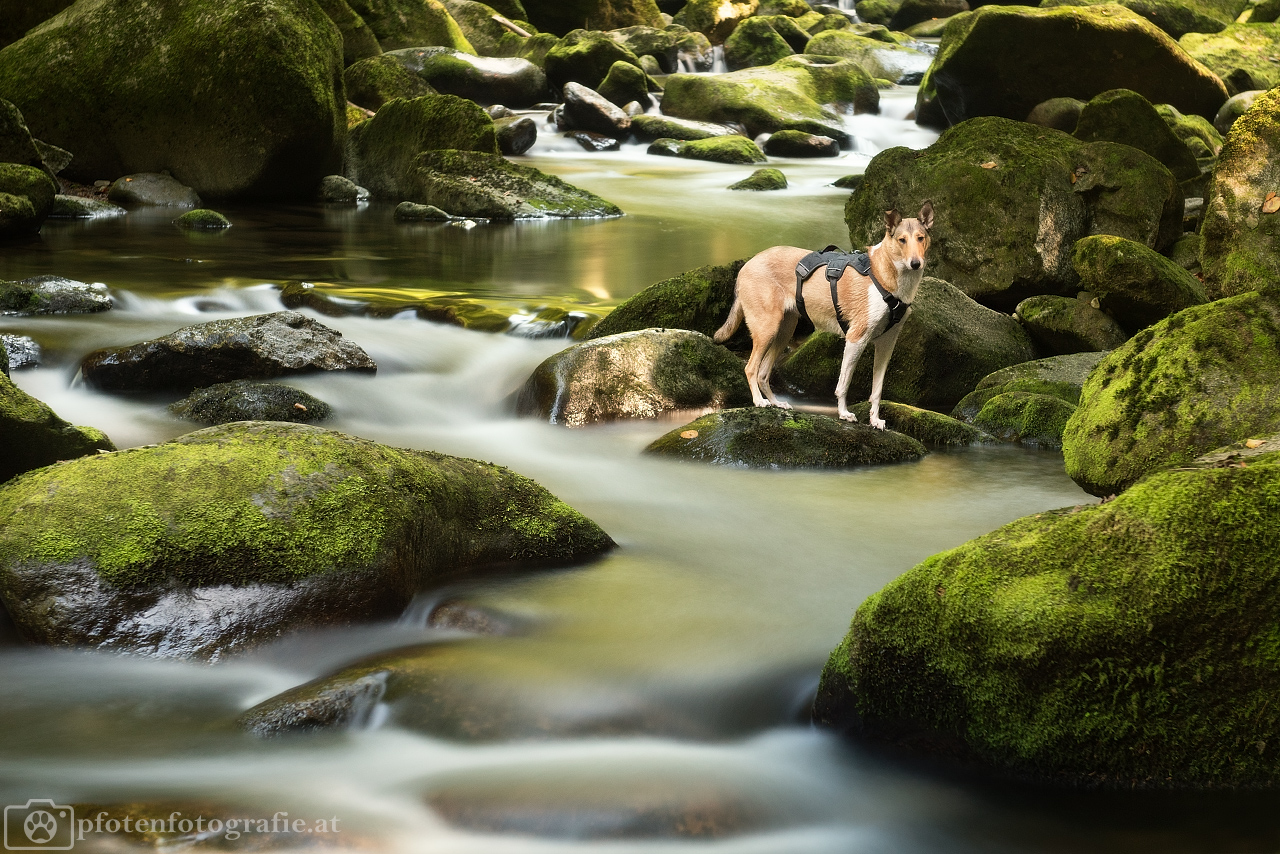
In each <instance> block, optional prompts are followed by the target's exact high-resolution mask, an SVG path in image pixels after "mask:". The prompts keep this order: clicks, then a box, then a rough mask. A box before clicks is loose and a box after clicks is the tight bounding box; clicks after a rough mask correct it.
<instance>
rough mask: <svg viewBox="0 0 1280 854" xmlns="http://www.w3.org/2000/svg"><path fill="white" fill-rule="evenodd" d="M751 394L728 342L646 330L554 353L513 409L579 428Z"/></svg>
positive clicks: (721, 403) (735, 402) (746, 398)
mask: <svg viewBox="0 0 1280 854" xmlns="http://www.w3.org/2000/svg"><path fill="white" fill-rule="evenodd" d="M750 401H751V392H750V390H748V388H747V378H746V375H745V374H744V373H743V365H742V362H741V361H740V360H739V359H738V358H737V357H735V356H734V355H733V354H732V353H730V352H729V351H728V350H726V349H725V348H724V347H721V346H719V345H717V344H715V343H714V342H713V341H712V340H711V339H710V338H708V337H707V336H705V335H702V334H699V333H697V332H689V331H687V330H683V329H642V330H638V331H636V332H623V333H619V334H616V335H608V336H604V337H601V338H595V339H593V340H591V341H587V342H584V343H582V344H575V345H574V346H572V347H570V348H568V349H567V350H563V351H561V352H559V353H557V354H556V355H554V356H551V357H550V358H548V359H547V360H546V361H544V362H543V363H542V364H540V365H538V367H537V368H536V369H535V370H534V372H533V375H532V376H531V377H530V378H529V379H528V380H527V381H526V382H525V384H524V385H523V386H522V387H521V388H520V390H519V392H518V393H517V396H516V410H517V412H519V413H520V414H521V415H531V416H534V417H537V418H541V419H544V420H547V421H550V422H551V423H553V424H562V425H564V426H566V427H582V426H584V425H587V424H595V423H599V422H604V421H615V420H618V419H622V418H656V417H657V416H659V415H661V414H663V413H664V412H670V411H673V410H680V409H700V408H705V407H715V408H723V407H726V406H742V405H744V404H747V403H749V402H750Z"/></svg>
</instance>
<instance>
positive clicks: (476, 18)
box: [414, 0, 509, 56]
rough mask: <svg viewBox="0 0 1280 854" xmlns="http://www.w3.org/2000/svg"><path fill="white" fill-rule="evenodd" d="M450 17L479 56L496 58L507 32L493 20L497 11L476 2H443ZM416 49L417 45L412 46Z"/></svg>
mask: <svg viewBox="0 0 1280 854" xmlns="http://www.w3.org/2000/svg"><path fill="white" fill-rule="evenodd" d="M443 2H444V7H445V8H446V9H448V10H449V15H450V17H452V18H453V20H454V21H456V22H457V24H458V28H459V29H460V30H462V34H463V35H464V36H466V39H467V43H468V44H470V45H471V47H472V48H473V49H474V50H475V52H476V53H478V54H480V55H481V56H498V55H499V53H498V51H499V50H500V49H501V47H500V45H501V44H502V36H503V35H504V34H506V33H507V32H509V31H508V30H507V28H506V27H504V26H502V24H499V23H498V22H497V21H495V20H494V19H493V16H494V15H497V14H498V10H496V9H494V8H493V7H492V6H489V5H487V4H484V3H478V2H476V0H443ZM414 46H415V47H418V46H419V45H414Z"/></svg>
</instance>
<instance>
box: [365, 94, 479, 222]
mask: <svg viewBox="0 0 1280 854" xmlns="http://www.w3.org/2000/svg"><path fill="white" fill-rule="evenodd" d="M438 149H454V150H463V151H483V152H486V153H488V154H497V153H498V138H497V135H496V132H495V130H494V127H493V119H491V118H489V114H488V113H486V112H485V111H484V110H482V109H481V108H480V107H479V106H477V105H476V104H475V102H474V101H469V100H467V99H465V98H459V97H457V96H454V95H423V96H421V97H419V98H413V99H412V100H408V101H405V100H400V99H396V100H393V101H389V102H388V103H386V104H385V105H383V107H382V108H381V109H379V110H378V112H377V114H376V115H374V117H373V118H371V119H369V120H368V121H367V122H364V123H362V124H360V125H357V126H356V127H355V128H353V129H352V131H351V139H350V142H349V143H348V146H347V151H348V155H347V177H349V178H350V179H351V180H352V181H355V182H356V183H357V184H358V185H360V186H361V187H365V188H366V189H368V190H369V192H370V193H371V194H372V195H373V196H374V198H379V199H386V200H387V201H393V202H399V201H404V200H405V199H409V198H410V197H409V195H407V193H408V192H409V190H408V183H409V173H410V171H411V169H412V168H413V165H414V160H415V158H416V157H417V156H418V154H419V153H420V152H423V151H433V150H438Z"/></svg>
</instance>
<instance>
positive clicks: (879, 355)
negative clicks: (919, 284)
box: [867, 310, 911, 430]
mask: <svg viewBox="0 0 1280 854" xmlns="http://www.w3.org/2000/svg"><path fill="white" fill-rule="evenodd" d="M907 313H908V314H910V313H911V312H910V310H908V312H907ZM903 319H904V320H905V319H906V318H903ZM901 331H902V324H901V323H898V324H895V325H894V327H893V328H892V329H890V330H889V331H888V332H886V333H885V334H883V335H881V336H880V337H879V338H877V339H876V362H875V367H874V368H873V369H872V373H871V416H870V417H869V418H868V419H867V420H868V421H869V422H870V423H871V426H872V427H874V428H876V429H877V430H883V429H884V427H885V425H884V419H883V418H881V417H880V394H881V392H883V391H884V375H885V372H886V371H887V370H889V358H890V357H891V356H893V347H894V345H895V344H897V343H898V333H899V332H901Z"/></svg>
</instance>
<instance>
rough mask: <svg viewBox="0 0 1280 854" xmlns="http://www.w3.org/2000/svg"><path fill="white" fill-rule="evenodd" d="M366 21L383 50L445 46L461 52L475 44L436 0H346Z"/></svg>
mask: <svg viewBox="0 0 1280 854" xmlns="http://www.w3.org/2000/svg"><path fill="white" fill-rule="evenodd" d="M347 2H348V3H350V4H351V8H352V9H354V10H355V11H356V12H357V13H358V14H359V15H360V17H361V18H362V19H364V22H365V23H366V24H368V25H369V29H370V30H372V31H373V34H374V36H376V37H377V39H378V43H379V44H380V45H381V46H382V49H383V50H399V49H401V48H406V47H428V46H431V47H447V48H451V49H452V50H460V51H462V52H463V53H471V54H474V53H475V48H473V47H472V46H471V43H470V42H468V41H467V37H466V36H465V35H463V33H462V28H461V27H459V26H458V22H457V21H455V20H454V19H453V17H452V16H451V15H450V14H449V10H448V9H446V8H445V7H444V4H443V3H441V2H440V0H347Z"/></svg>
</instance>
